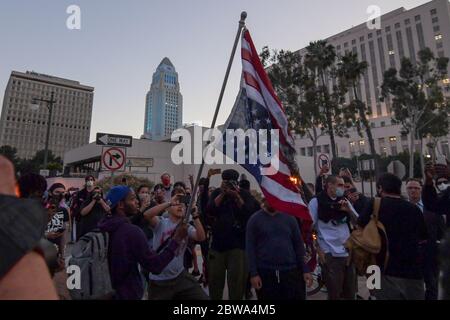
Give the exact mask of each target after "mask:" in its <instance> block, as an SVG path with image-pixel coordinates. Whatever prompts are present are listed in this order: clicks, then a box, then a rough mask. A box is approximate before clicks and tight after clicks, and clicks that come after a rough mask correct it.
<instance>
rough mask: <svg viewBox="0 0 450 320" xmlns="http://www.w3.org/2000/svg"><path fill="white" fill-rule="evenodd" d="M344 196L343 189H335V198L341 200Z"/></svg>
mask: <svg viewBox="0 0 450 320" xmlns="http://www.w3.org/2000/svg"><path fill="white" fill-rule="evenodd" d="M344 194H345V190H344V189H343V188H337V189H336V197H338V198H341V197H343V196H344Z"/></svg>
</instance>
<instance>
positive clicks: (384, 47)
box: [296, 0, 450, 159]
mask: <svg viewBox="0 0 450 320" xmlns="http://www.w3.org/2000/svg"><path fill="white" fill-rule="evenodd" d="M380 21H381V28H380V29H370V28H369V27H368V25H367V23H366V22H364V23H362V24H360V25H358V26H356V27H353V28H351V29H348V30H345V31H343V32H340V33H338V34H336V35H334V36H331V37H329V38H327V39H326V40H327V42H328V43H329V44H331V45H333V46H334V47H335V49H336V53H337V55H338V56H343V55H344V54H345V53H346V52H355V53H357V54H358V57H359V60H360V61H367V63H368V65H369V66H368V69H367V70H366V73H365V74H364V76H363V77H362V79H361V83H360V87H359V88H358V94H359V97H360V99H361V100H362V101H364V102H365V103H366V104H367V105H368V106H370V107H371V110H372V115H371V116H370V122H371V126H372V134H373V136H374V140H375V149H376V150H377V153H379V154H380V155H396V154H397V153H399V152H401V151H408V149H409V145H408V137H407V136H406V135H402V134H401V126H400V125H394V124H392V123H391V117H392V110H391V102H390V101H389V99H387V100H385V101H382V99H380V97H381V85H382V83H383V73H384V71H386V70H388V69H389V68H396V69H397V70H399V69H400V61H401V59H402V58H403V57H408V58H410V59H411V60H412V61H413V63H415V61H417V52H418V51H420V50H421V49H424V48H425V47H428V48H430V49H431V50H432V51H433V52H434V54H435V56H439V57H442V56H446V57H450V3H449V1H448V0H434V1H431V2H428V3H425V4H423V5H421V6H418V7H416V8H413V9H410V10H406V9H405V8H400V9H397V10H394V11H391V12H389V13H386V14H384V15H382V16H381V19H380ZM299 53H300V55H302V56H304V54H305V53H306V48H303V49H301V50H300V51H299ZM448 72H450V69H449V70H448ZM447 74H449V73H447ZM449 84H450V78H447V79H445V80H443V81H442V87H443V88H444V94H445V95H446V96H447V97H450V88H449ZM350 94H351V93H350ZM349 98H352V96H349ZM349 135H350V137H349V138H339V137H337V138H336V144H337V151H338V155H339V156H341V157H352V156H355V155H360V154H363V153H370V150H369V143H368V140H367V138H366V137H365V135H364V136H363V137H360V136H359V135H358V133H357V131H356V128H351V129H350V131H349ZM418 143H420V142H417V143H416V145H417V144H418ZM296 144H297V147H298V151H299V153H300V155H304V156H305V155H306V156H312V155H313V147H312V142H311V140H309V139H307V138H302V137H298V138H297V141H296ZM425 144H426V142H425V143H424V145H425ZM330 149H331V148H330V139H329V137H328V136H326V135H324V136H323V137H321V138H320V139H319V141H318V146H317V152H318V153H330ZM416 150H417V149H416ZM437 150H438V152H440V153H441V154H444V155H447V157H449V159H450V149H449V137H443V138H442V139H440V141H439V142H438V146H437ZM424 152H425V153H428V152H429V150H427V148H426V147H425V148H424Z"/></svg>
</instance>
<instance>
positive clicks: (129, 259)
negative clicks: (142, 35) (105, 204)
mask: <svg viewBox="0 0 450 320" xmlns="http://www.w3.org/2000/svg"><path fill="white" fill-rule="evenodd" d="M98 227H99V228H100V230H101V231H103V232H108V233H109V235H110V239H109V253H108V256H109V268H110V274H111V282H112V286H113V288H114V290H115V291H116V294H115V299H117V300H140V299H141V298H142V296H143V294H144V286H143V283H142V278H141V275H140V274H139V270H138V264H140V265H141V266H142V267H143V268H145V269H147V270H149V271H150V272H151V273H156V274H158V273H161V272H162V270H163V269H164V268H165V267H166V266H167V265H168V264H169V262H170V261H172V259H173V258H174V256H175V251H176V250H177V249H178V246H179V244H178V243H177V242H176V241H174V240H172V241H171V242H170V243H169V245H168V246H167V247H166V249H164V251H162V252H161V253H160V254H159V255H158V254H157V253H155V252H154V251H152V250H151V249H150V248H149V246H148V242H147V238H146V237H145V234H144V232H143V231H142V230H141V229H140V228H139V227H138V226H135V225H133V224H131V223H130V222H129V220H128V218H126V217H121V216H112V217H111V216H108V217H105V218H104V219H103V220H102V221H100V222H99V224H98Z"/></svg>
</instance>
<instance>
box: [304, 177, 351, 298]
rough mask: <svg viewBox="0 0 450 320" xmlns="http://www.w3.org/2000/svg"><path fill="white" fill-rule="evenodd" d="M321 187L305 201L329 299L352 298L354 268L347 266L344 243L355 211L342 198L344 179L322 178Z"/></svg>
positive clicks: (346, 253) (348, 234)
mask: <svg viewBox="0 0 450 320" xmlns="http://www.w3.org/2000/svg"><path fill="white" fill-rule="evenodd" d="M324 187H325V190H324V191H323V192H321V193H320V194H318V195H317V197H316V198H313V199H312V200H311V202H310V203H309V212H310V213H311V217H312V219H313V222H314V227H315V229H316V230H317V236H318V244H319V257H320V259H321V260H322V263H323V264H324V275H325V282H326V286H327V289H328V299H329V300H339V299H348V300H353V299H354V298H355V293H356V271H355V268H354V266H353V265H347V260H348V252H347V250H346V249H345V247H344V243H345V242H346V241H347V239H348V238H349V236H350V222H351V220H355V219H356V217H357V216H358V214H357V213H356V211H355V209H354V208H353V206H352V205H351V203H350V202H349V201H348V200H347V199H345V197H344V193H345V190H344V180H343V179H342V178H341V177H338V176H328V177H327V178H326V179H325V185H324Z"/></svg>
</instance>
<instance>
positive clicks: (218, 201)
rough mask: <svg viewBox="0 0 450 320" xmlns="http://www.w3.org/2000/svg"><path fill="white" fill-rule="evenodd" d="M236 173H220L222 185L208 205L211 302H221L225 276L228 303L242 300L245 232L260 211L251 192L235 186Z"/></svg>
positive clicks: (236, 183) (233, 171) (226, 171)
mask: <svg viewBox="0 0 450 320" xmlns="http://www.w3.org/2000/svg"><path fill="white" fill-rule="evenodd" d="M238 179H239V173H238V172H237V171H236V170H232V169H229V170H225V171H223V172H222V185H221V187H220V188H218V189H216V190H214V191H213V193H212V194H211V196H210V200H209V203H208V206H207V211H208V216H209V217H210V218H211V227H212V228H211V236H212V242H211V248H210V251H209V259H208V265H209V273H208V276H209V293H210V297H211V299H212V300H222V297H223V289H224V285H225V273H226V275H227V284H228V291H229V298H230V300H241V299H242V298H243V297H244V293H245V286H246V281H247V271H246V270H247V268H246V258H245V229H246V227H247V221H248V219H249V218H250V216H251V215H252V214H253V213H254V212H255V211H256V210H257V209H259V208H255V206H254V203H255V201H253V200H254V198H253V196H252V195H251V194H250V192H248V191H246V190H241V189H239V187H238Z"/></svg>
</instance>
